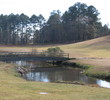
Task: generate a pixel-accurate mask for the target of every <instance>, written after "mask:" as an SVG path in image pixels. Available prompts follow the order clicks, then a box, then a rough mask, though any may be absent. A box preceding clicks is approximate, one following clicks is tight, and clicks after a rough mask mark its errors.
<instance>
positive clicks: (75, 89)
mask: <svg viewBox="0 0 110 100" xmlns="http://www.w3.org/2000/svg"><path fill="white" fill-rule="evenodd" d="M13 66H14V65H12V64H6V63H3V62H0V100H110V90H109V89H106V88H99V87H90V86H81V85H73V84H60V83H57V84H56V83H43V82H30V81H25V80H23V79H22V78H20V77H16V73H15V70H14V68H13ZM40 92H47V93H48V94H39V93H40Z"/></svg>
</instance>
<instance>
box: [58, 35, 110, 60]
mask: <svg viewBox="0 0 110 100" xmlns="http://www.w3.org/2000/svg"><path fill="white" fill-rule="evenodd" d="M60 47H61V48H62V49H63V50H64V51H65V52H69V53H70V57H98V58H99V57H101V58H109V57H110V35H108V36H104V37H100V38H96V39H92V40H88V41H84V42H79V43H75V44H68V45H63V46H60Z"/></svg>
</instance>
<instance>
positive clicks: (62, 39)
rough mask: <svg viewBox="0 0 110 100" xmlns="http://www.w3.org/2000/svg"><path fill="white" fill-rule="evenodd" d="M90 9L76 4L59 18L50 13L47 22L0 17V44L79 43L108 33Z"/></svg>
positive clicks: (28, 18)
mask: <svg viewBox="0 0 110 100" xmlns="http://www.w3.org/2000/svg"><path fill="white" fill-rule="evenodd" d="M98 16H99V12H98V10H97V9H96V8H95V7H94V6H87V5H86V4H84V3H80V2H78V3H76V4H74V5H73V6H71V7H69V9H68V11H65V13H64V14H62V15H61V12H60V11H59V10H57V11H56V10H54V11H53V12H51V14H50V16H49V19H48V20H47V21H46V20H45V18H44V17H43V16H42V15H41V14H40V15H38V16H37V15H35V14H33V15H32V16H31V17H29V16H27V15H25V14H23V13H22V14H20V15H19V14H16V15H15V14H10V15H3V14H1V15H0V44H5V45H26V44H49V43H68V42H79V41H84V40H89V39H93V38H96V37H100V36H104V35H108V34H110V29H109V28H108V26H107V25H104V26H102V23H101V22H100V18H98Z"/></svg>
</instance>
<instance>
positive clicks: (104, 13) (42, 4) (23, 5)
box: [0, 0, 110, 25]
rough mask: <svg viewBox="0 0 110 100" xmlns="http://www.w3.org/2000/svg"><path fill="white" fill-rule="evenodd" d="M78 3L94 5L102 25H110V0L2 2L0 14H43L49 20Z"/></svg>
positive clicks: (16, 0)
mask: <svg viewBox="0 0 110 100" xmlns="http://www.w3.org/2000/svg"><path fill="white" fill-rule="evenodd" d="M76 2H81V3H86V4H87V5H88V6H89V5H93V6H94V7H95V8H96V9H97V10H98V11H99V12H100V16H99V18H101V22H102V24H103V25H104V24H107V25H110V12H109V10H110V0H0V14H11V13H14V14H21V13H24V14H26V15H28V16H31V15H33V14H36V15H39V14H42V15H43V16H44V18H45V19H48V17H49V16H50V12H52V11H53V10H60V11H61V12H62V13H64V12H65V11H67V10H68V8H69V7H70V6H73V5H74V4H75V3H76Z"/></svg>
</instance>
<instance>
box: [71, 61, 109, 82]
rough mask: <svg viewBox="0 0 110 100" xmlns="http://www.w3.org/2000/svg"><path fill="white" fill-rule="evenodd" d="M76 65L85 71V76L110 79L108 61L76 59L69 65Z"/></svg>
mask: <svg viewBox="0 0 110 100" xmlns="http://www.w3.org/2000/svg"><path fill="white" fill-rule="evenodd" d="M73 62H74V63H76V65H77V66H78V67H80V68H84V69H85V74H86V75H89V76H92V77H97V78H101V79H108V80H109V79H110V59H76V60H74V61H70V63H73Z"/></svg>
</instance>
